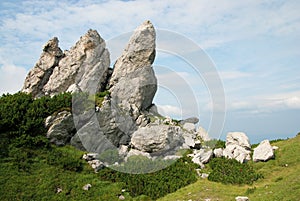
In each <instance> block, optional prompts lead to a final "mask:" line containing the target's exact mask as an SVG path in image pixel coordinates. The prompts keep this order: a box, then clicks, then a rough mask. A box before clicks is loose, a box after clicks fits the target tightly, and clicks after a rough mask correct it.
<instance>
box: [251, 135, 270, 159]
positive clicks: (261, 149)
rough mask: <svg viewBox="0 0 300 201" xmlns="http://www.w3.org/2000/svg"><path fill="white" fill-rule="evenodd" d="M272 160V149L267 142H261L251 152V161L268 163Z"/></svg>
mask: <svg viewBox="0 0 300 201" xmlns="http://www.w3.org/2000/svg"><path fill="white" fill-rule="evenodd" d="M272 158H274V149H273V147H272V146H271V144H270V142H269V140H264V141H262V142H261V143H260V144H259V145H258V146H257V147H256V148H254V152H253V161H254V162H258V161H268V160H269V159H272Z"/></svg>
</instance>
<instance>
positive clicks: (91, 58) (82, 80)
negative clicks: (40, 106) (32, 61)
mask: <svg viewBox="0 0 300 201" xmlns="http://www.w3.org/2000/svg"><path fill="white" fill-rule="evenodd" d="M109 65H110V59H109V52H108V50H107V49H106V47H105V42H104V40H103V39H102V38H101V37H100V35H99V34H98V33H97V31H95V30H89V31H88V32H87V34H85V35H84V36H82V37H81V38H80V40H79V41H78V42H77V43H76V45H75V46H74V47H72V48H71V49H70V50H69V51H65V52H64V53H62V51H61V50H60V48H59V47H58V39H57V38H53V39H51V40H50V41H48V42H47V43H46V45H45V46H44V48H43V53H42V55H41V57H40V59H39V61H38V63H37V64H36V65H35V67H34V68H33V69H32V70H31V71H30V72H29V74H28V75H27V78H26V80H25V83H24V86H23V89H22V91H23V92H26V93H32V95H33V96H34V97H41V96H44V95H54V94H58V93H61V92H66V91H85V92H90V93H93V94H95V93H96V92H98V91H100V90H101V89H103V88H105V85H106V80H107V74H108V68H109Z"/></svg>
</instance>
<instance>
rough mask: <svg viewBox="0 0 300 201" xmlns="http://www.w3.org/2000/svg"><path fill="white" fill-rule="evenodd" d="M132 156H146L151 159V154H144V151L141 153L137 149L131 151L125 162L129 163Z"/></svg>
mask: <svg viewBox="0 0 300 201" xmlns="http://www.w3.org/2000/svg"><path fill="white" fill-rule="evenodd" d="M131 156H145V157H147V158H149V159H151V155H150V154H149V153H147V152H143V151H140V150H137V149H130V151H129V152H128V154H127V156H126V157H125V161H127V159H128V158H129V157H131Z"/></svg>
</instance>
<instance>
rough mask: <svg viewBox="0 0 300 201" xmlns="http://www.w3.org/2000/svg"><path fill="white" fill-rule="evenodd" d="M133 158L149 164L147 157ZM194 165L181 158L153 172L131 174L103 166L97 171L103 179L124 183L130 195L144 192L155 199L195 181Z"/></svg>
mask: <svg viewBox="0 0 300 201" xmlns="http://www.w3.org/2000/svg"><path fill="white" fill-rule="evenodd" d="M134 160H138V162H139V163H140V164H141V166H142V165H143V163H144V165H146V166H147V165H149V162H146V161H147V160H149V159H146V158H144V159H143V160H144V162H141V160H140V159H134ZM149 161H150V160H149ZM187 161H189V162H187ZM132 164H134V163H132ZM196 167H197V165H195V164H193V163H191V162H190V160H189V159H188V158H181V159H179V160H178V161H176V162H175V163H173V164H171V165H170V166H168V167H167V168H165V169H162V170H159V171H157V172H153V173H147V174H131V173H124V172H119V171H115V170H112V169H109V168H105V169H104V170H102V171H100V172H99V175H100V178H101V179H104V180H108V181H112V182H123V183H125V188H126V189H128V190H129V192H130V195H131V196H134V197H135V196H139V195H143V194H144V195H146V196H149V197H151V198H152V199H154V200H155V199H157V198H159V197H162V196H164V195H167V194H168V193H171V192H174V191H176V190H178V189H180V188H182V187H184V186H186V185H188V184H191V183H194V182H196V181H197V174H196V171H195V168H196ZM129 168H134V167H132V166H131V167H129Z"/></svg>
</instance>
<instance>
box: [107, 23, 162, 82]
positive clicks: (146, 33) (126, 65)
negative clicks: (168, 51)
mask: <svg viewBox="0 0 300 201" xmlns="http://www.w3.org/2000/svg"><path fill="white" fill-rule="evenodd" d="M155 39H156V34H155V29H154V27H153V24H152V23H151V22H150V21H149V20H147V21H145V22H144V23H142V24H141V25H140V26H139V27H138V28H136V29H135V31H134V33H133V35H132V36H131V38H130V40H129V42H128V44H127V46H126V47H125V49H124V51H123V54H122V56H121V57H120V58H119V59H118V60H117V61H116V63H115V65H114V72H113V75H112V77H111V80H110V85H113V84H114V83H115V82H117V81H118V79H119V78H120V77H124V76H126V74H129V73H131V72H133V71H134V70H135V69H137V68H141V67H146V66H150V65H151V64H152V63H153V62H154V59H155Z"/></svg>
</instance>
